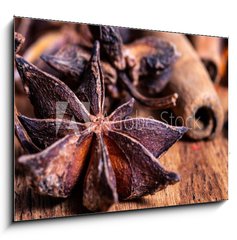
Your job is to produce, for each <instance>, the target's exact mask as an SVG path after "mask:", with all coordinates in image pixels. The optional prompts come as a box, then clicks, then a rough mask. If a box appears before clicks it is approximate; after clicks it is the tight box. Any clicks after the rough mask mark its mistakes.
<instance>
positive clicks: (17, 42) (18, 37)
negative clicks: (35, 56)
mask: <svg viewBox="0 0 237 240" xmlns="http://www.w3.org/2000/svg"><path fill="white" fill-rule="evenodd" d="M14 38H15V52H16V53H17V52H19V50H20V49H21V48H22V45H23V43H24V42H25V38H24V37H23V36H22V35H21V34H20V33H17V32H15V35H14Z"/></svg>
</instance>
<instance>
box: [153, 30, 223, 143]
mask: <svg viewBox="0 0 237 240" xmlns="http://www.w3.org/2000/svg"><path fill="white" fill-rule="evenodd" d="M149 34H152V35H155V36H157V37H159V38H163V39H165V40H166V41H170V42H171V43H173V44H174V45H175V46H176V47H177V51H178V52H179V53H180V55H181V56H180V58H179V59H178V60H177V62H176V63H175V65H174V67H173V71H172V76H171V80H170V83H169V84H168V87H167V91H170V92H177V93H178V95H179V99H178V101H177V106H176V107H174V108H173V111H174V113H175V114H176V116H178V118H179V119H180V120H181V121H182V123H183V124H185V125H186V126H188V127H189V128H190V130H189V131H188V132H187V136H188V137H190V138H192V139H195V140H200V139H205V138H213V137H214V136H215V135H217V134H218V133H219V132H220V131H221V129H222V127H223V121H224V114H223V108H222V105H221V103H220V100H219V97H218V95H217V93H216V91H215V89H214V86H213V83H212V81H211V79H210V77H209V75H208V73H207V71H206V69H205V67H204V66H203V64H202V63H201V61H200V58H199V56H198V55H197V53H196V52H195V50H194V48H193V47H192V45H191V43H190V42H189V40H188V39H187V37H186V36H185V35H183V34H176V33H166V32H150V33H149Z"/></svg>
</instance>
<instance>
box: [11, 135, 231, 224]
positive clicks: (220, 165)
mask: <svg viewBox="0 0 237 240" xmlns="http://www.w3.org/2000/svg"><path fill="white" fill-rule="evenodd" d="M227 159H228V141H227V139H226V138H225V136H224V135H221V136H218V137H217V138H215V139H214V140H212V141H206V142H205V141H201V142H188V141H181V142H178V143H177V144H175V145H174V146H173V147H172V148H171V149H170V150H169V151H168V152H167V153H166V154H165V155H164V156H163V157H162V158H161V160H160V161H161V163H162V164H163V165H164V166H165V168H166V169H168V170H172V171H175V172H178V173H179V174H180V175H181V181H180V182H179V183H178V184H176V185H173V186H169V187H167V188H166V189H165V190H163V191H160V192H158V193H156V194H155V195H152V196H146V197H144V198H141V199H137V200H132V201H125V202H122V203H118V204H115V205H113V206H112V207H111V209H110V210H109V211H110V212H112V211H125V210H134V209H143V208H154V207H164V206H173V205H180V204H182V205H184V204H194V203H203V202H210V201H220V200H225V199H228V174H227V173H228V162H227ZM81 195H82V194H81V191H80V185H78V186H77V187H76V188H75V189H74V191H73V193H72V195H71V196H70V197H69V198H68V199H64V200H62V199H54V198H50V197H42V196H40V195H38V194H36V193H34V192H33V191H32V190H31V189H30V188H28V187H27V184H26V181H25V178H24V176H22V175H21V174H20V172H16V177H15V216H14V219H15V221H20V220H31V219H41V218H51V217H65V216H72V215H78V214H82V213H86V212H87V211H86V210H85V209H84V208H83V207H82V205H81Z"/></svg>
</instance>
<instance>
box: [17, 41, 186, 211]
mask: <svg viewBox="0 0 237 240" xmlns="http://www.w3.org/2000/svg"><path fill="white" fill-rule="evenodd" d="M16 65H17V69H18V71H19V73H20V76H21V79H22V81H23V85H24V88H25V90H26V92H27V94H28V95H29V98H30V100H31V103H32V105H33V106H34V109H35V115H36V117H37V118H28V117H26V116H23V115H21V114H18V113H16V120H15V131H16V134H17V136H18V138H19V140H20V142H21V144H22V146H23V147H24V148H25V149H26V150H27V151H28V152H29V153H32V154H28V155H24V156H21V157H20V158H19V160H18V161H19V163H20V164H21V165H22V166H23V167H24V168H25V169H26V170H27V173H28V174H27V175H28V177H29V178H30V181H31V183H32V185H33V186H34V187H35V188H36V190H37V191H38V192H39V193H41V194H45V195H50V196H53V197H63V198H65V197H68V196H69V195H70V193H71V191H72V189H73V187H74V186H75V184H76V183H77V182H78V181H83V182H84V184H83V205H84V206H85V207H86V208H88V209H89V210H91V211H106V210H107V209H108V208H109V207H110V206H111V204H113V203H115V202H117V201H118V200H125V199H131V198H137V197H141V196H144V195H147V194H152V193H154V192H156V191H159V190H161V189H164V188H165V187H166V186H168V185H169V184H174V183H176V182H178V181H179V176H178V175H177V174H176V173H173V172H169V171H166V170H165V169H164V168H163V167H162V166H161V164H160V163H159V161H158V158H159V157H160V156H161V154H163V153H164V152H165V151H167V150H168V149H169V148H170V147H171V146H172V145H173V144H174V143H175V142H176V141H177V140H178V139H179V138H181V137H182V135H183V134H184V133H185V132H186V131H187V129H186V128H185V127H173V126H169V125H167V124H164V123H162V122H160V121H156V120H153V119H147V118H128V116H129V115H130V114H131V113H132V111H133V103H134V100H133V99H131V100H130V101H129V102H127V103H125V104H123V105H121V106H120V107H118V108H117V109H116V110H115V111H114V112H113V113H111V114H110V115H109V116H105V114H104V110H103V109H104V95H105V92H104V77H103V72H102V68H101V64H100V58H99V42H98V41H96V42H95V46H94V49H93V53H92V56H91V58H90V60H89V62H88V63H87V66H86V69H85V71H84V73H83V86H81V87H82V89H81V92H82V93H84V96H86V98H87V100H88V102H89V104H90V112H89V111H88V110H87V109H86V108H85V106H84V105H83V104H82V102H81V101H80V100H79V99H78V97H77V96H76V95H75V94H74V92H73V91H72V90H71V89H70V88H69V87H68V86H67V85H66V84H64V83H63V82H62V81H61V80H59V79H57V78H55V77H53V76H51V75H49V74H47V73H45V72H43V71H41V70H40V69H38V68H37V67H36V66H34V65H33V64H30V63H28V62H27V61H26V60H24V59H23V58H22V57H20V56H19V55H16ZM58 102H67V108H66V109H65V114H64V116H63V117H62V118H57V117H58V116H57V114H56V106H57V103H58ZM35 152H36V153H35ZM84 171H85V172H86V175H85V177H84V179H81V176H82V173H83V172H84Z"/></svg>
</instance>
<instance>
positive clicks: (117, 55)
mask: <svg viewBox="0 0 237 240" xmlns="http://www.w3.org/2000/svg"><path fill="white" fill-rule="evenodd" d="M91 31H92V33H93V36H94V39H98V40H99V41H100V42H101V45H102V59H103V61H102V62H103V63H102V67H103V71H104V73H105V83H106V89H107V91H108V93H109V94H108V96H111V98H117V99H119V98H121V96H119V94H118V92H121V91H118V88H119V87H120V85H122V86H123V87H124V89H126V90H127V91H128V92H129V94H130V95H131V96H132V97H134V98H135V99H136V100H137V101H138V102H140V103H141V104H143V105H144V106H147V107H151V108H155V109H162V108H167V107H171V106H175V103H176V100H177V97H178V95H177V94H175V93H174V94H172V95H170V96H167V97H165V98H157V97H154V96H156V95H157V94H158V93H160V92H161V91H162V90H163V88H164V87H165V86H166V85H167V83H168V80H169V77H170V73H171V66H172V64H173V63H174V62H175V61H176V59H177V56H178V55H177V53H176V51H175V48H174V46H173V45H172V44H170V43H168V42H165V41H162V40H158V39H157V38H152V37H146V38H142V39H140V40H137V41H134V42H132V43H130V44H126V45H125V44H123V42H122V38H121V36H120V33H119V31H118V29H117V28H114V27H109V26H93V27H91ZM72 48H74V50H73V51H72ZM75 48H76V49H75ZM42 59H43V60H44V61H46V62H47V63H48V64H49V65H50V66H51V67H53V68H54V69H56V70H57V71H59V72H60V73H63V74H64V75H66V76H68V75H69V76H70V78H69V79H75V82H78V85H80V84H81V81H82V80H81V76H82V72H83V69H84V68H85V64H86V62H87V61H88V54H86V53H85V51H84V50H83V49H82V48H80V47H75V46H72V47H70V46H67V47H64V48H63V49H62V50H60V51H59V52H58V53H57V54H56V55H54V56H49V55H43V56H42ZM107 62H109V63H110V64H111V65H112V66H113V67H112V66H111V65H110V64H109V63H107ZM67 82H68V81H67ZM67 84H68V85H69V86H71V83H67ZM151 96H152V98H151Z"/></svg>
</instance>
